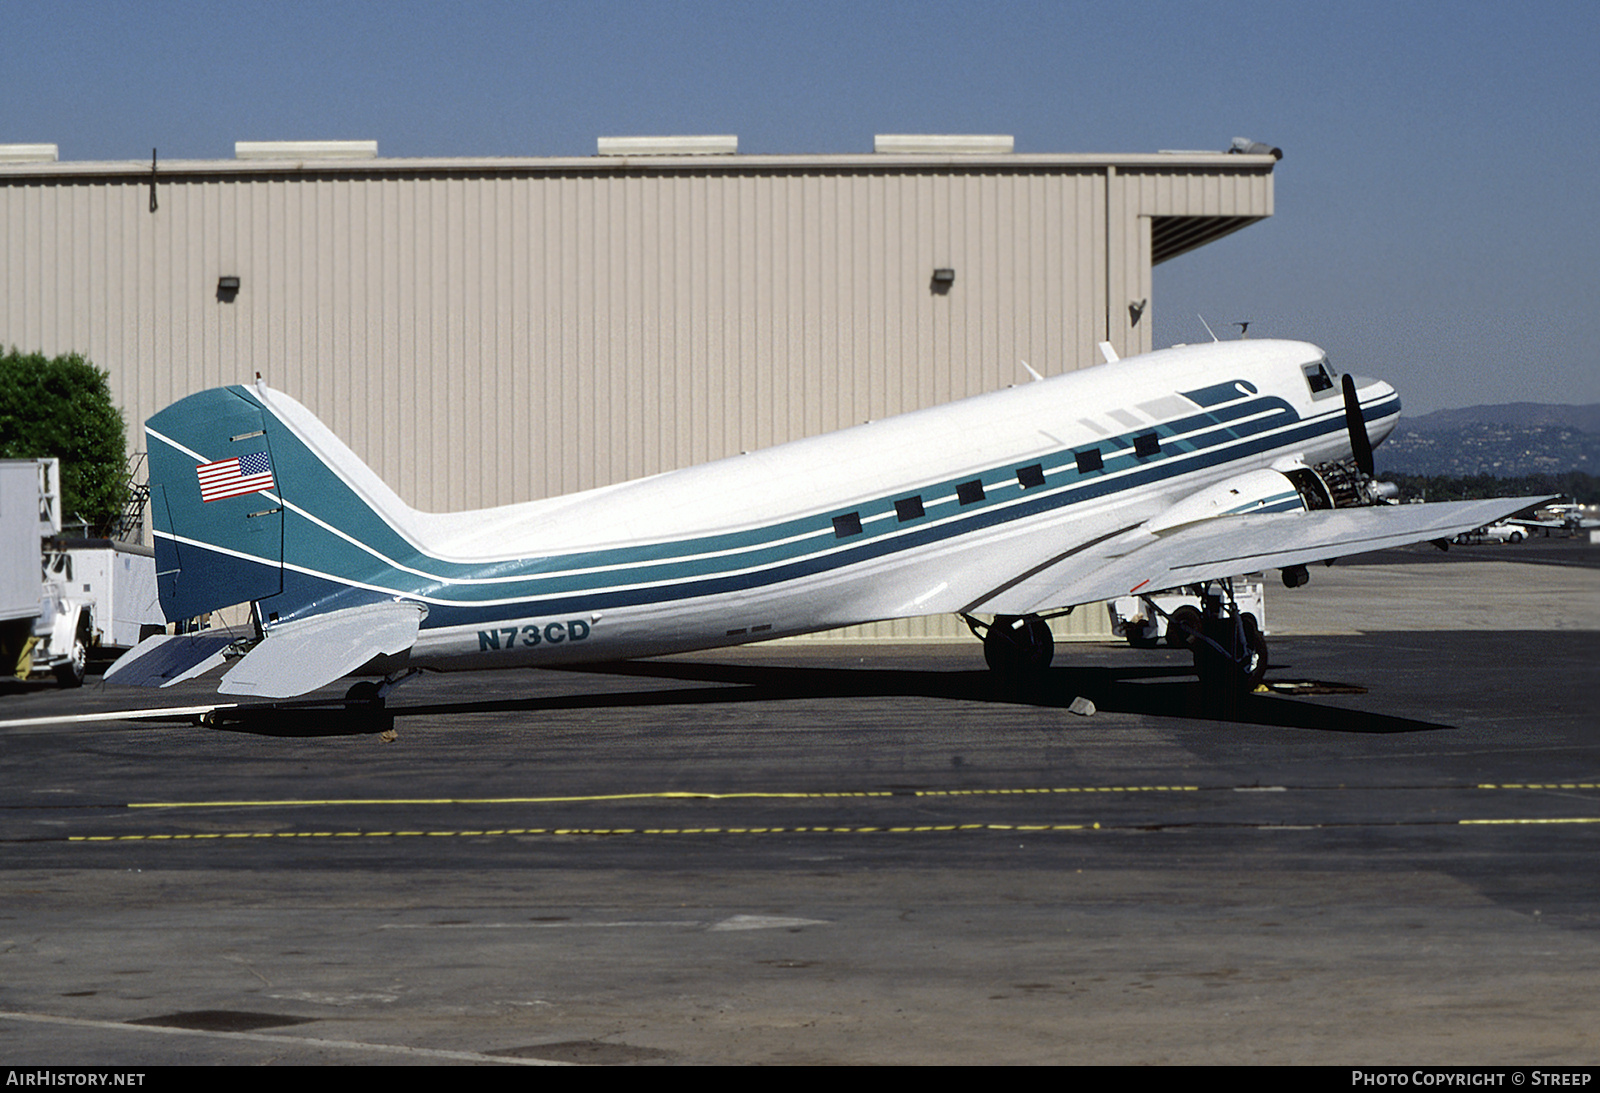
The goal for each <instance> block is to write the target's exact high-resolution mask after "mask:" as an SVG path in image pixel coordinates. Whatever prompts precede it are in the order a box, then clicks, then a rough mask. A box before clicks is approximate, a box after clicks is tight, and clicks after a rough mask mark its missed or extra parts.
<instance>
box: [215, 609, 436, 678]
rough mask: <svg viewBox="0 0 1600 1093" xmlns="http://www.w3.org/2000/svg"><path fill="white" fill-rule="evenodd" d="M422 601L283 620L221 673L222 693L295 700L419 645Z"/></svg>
mask: <svg viewBox="0 0 1600 1093" xmlns="http://www.w3.org/2000/svg"><path fill="white" fill-rule="evenodd" d="M425 613H426V612H425V610H424V608H423V607H422V606H421V605H420V604H414V603H369V604H364V605H362V606H360V607H347V608H344V609H343V610H340V611H330V612H328V613H327V614H325V615H314V616H312V617H311V618H308V619H302V620H300V621H298V622H291V623H285V624H283V625H282V626H278V627H275V628H273V629H272V630H271V631H269V632H268V633H267V635H266V637H264V638H262V639H261V641H260V642H259V643H258V644H257V645H256V647H255V648H254V649H252V650H250V652H248V653H247V654H245V657H244V659H243V660H241V661H240V662H239V663H238V664H235V665H234V666H233V668H232V669H230V670H229V672H228V674H227V675H225V676H223V677H222V685H221V686H220V687H218V688H217V690H218V691H220V692H222V693H223V694H230V695H254V696H256V697H258V698H293V697H294V696H295V695H302V694H305V693H306V692H307V691H314V690H316V689H317V688H318V687H322V686H325V685H327V684H329V683H332V682H333V681H334V680H336V679H339V678H340V677H342V676H346V675H349V674H350V673H351V672H353V671H355V670H356V669H357V668H359V667H361V666H362V665H363V664H365V663H367V662H368V661H370V660H372V659H373V658H375V657H380V656H392V655H394V654H395V653H403V652H405V651H406V650H407V649H409V648H411V646H413V645H415V644H416V641H417V631H418V629H419V628H420V627H421V625H422V617H423V615H424V614H425Z"/></svg>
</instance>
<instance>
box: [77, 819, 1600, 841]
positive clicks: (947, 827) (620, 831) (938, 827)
mask: <svg viewBox="0 0 1600 1093" xmlns="http://www.w3.org/2000/svg"><path fill="white" fill-rule="evenodd" d="M1427 822H1428V823H1437V824H1444V825H1449V824H1456V825H1459V826H1480V827H1481V826H1493V825H1508V824H1596V823H1600V816H1554V817H1537V818H1536V817H1526V818H1515V817H1513V818H1506V819H1491V820H1440V821H1427ZM1134 826H1135V827H1139V825H1134ZM1173 826H1178V827H1187V826H1189V825H1185V824H1178V825H1173ZM1206 826H1211V825H1206ZM1215 826H1223V827H1241V826H1243V827H1257V828H1260V829H1262V830H1283V829H1288V830H1297V831H1298V830H1306V831H1310V830H1316V829H1319V828H1322V827H1326V826H1336V827H1349V826H1368V825H1359V824H1357V825H1352V824H1335V825H1325V824H1304V825H1279V824H1270V825H1259V824H1221V825H1215ZM1370 826H1381V827H1389V826H1396V825H1394V824H1378V825H1370ZM1398 826H1412V825H1411V824H1407V823H1404V822H1402V823H1401V824H1399V825H1398ZM1121 829H1122V828H1121V827H1120V826H1119V825H1105V826H1102V825H1101V824H1100V823H1099V822H1093V823H1065V824H1008V823H975V824H912V825H905V826H897V827H884V826H879V825H876V824H866V825H849V826H801V827H645V828H637V827H555V828H548V827H525V828H504V829H498V830H494V831H476V830H474V831H464V830H440V831H234V832H226V833H216V834H206V833H202V834H177V835H172V834H148V835H69V836H67V837H66V840H65V841H67V842H72V843H105V842H118V843H120V842H184V841H195V840H201V839H328V838H344V839H403V838H436V839H460V838H500V837H505V836H508V835H509V836H519V835H536V836H553V837H566V838H572V837H584V836H588V837H599V836H623V835H907V834H910V835H917V834H929V833H945V832H1004V833H1015V832H1023V833H1030V832H1064V831H1112V830H1121ZM1141 829H1142V828H1141Z"/></svg>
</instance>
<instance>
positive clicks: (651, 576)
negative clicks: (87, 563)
mask: <svg viewBox="0 0 1600 1093" xmlns="http://www.w3.org/2000/svg"><path fill="white" fill-rule="evenodd" d="M1261 415H1265V416H1261ZM1253 416H1254V417H1258V418H1259V419H1258V420H1255V421H1252V422H1248V423H1244V424H1238V422H1239V420H1240V419H1242V418H1248V417H1253ZM1296 420H1298V416H1297V415H1296V413H1295V411H1294V409H1293V407H1291V406H1290V405H1289V404H1288V403H1286V402H1284V401H1282V400H1281V399H1276V398H1269V399H1253V400H1249V401H1247V402H1242V403H1240V404H1238V405H1236V406H1232V407H1226V408H1219V409H1218V410H1216V411H1213V412H1207V413H1200V414H1195V415H1191V416H1189V417H1185V418H1182V419H1178V420H1176V421H1173V422H1170V423H1166V424H1163V425H1160V426H1151V427H1145V428H1140V429H1138V430H1130V431H1129V432H1127V433H1125V434H1121V435H1117V436H1111V437H1105V438H1101V439H1100V440H1098V441H1096V442H1095V444H1093V445H1089V444H1083V445H1078V446H1077V447H1076V448H1075V449H1065V450H1062V451H1059V452H1056V453H1053V454H1052V455H1050V456H1047V457H1044V458H1043V459H1039V458H1034V459H1030V460H1028V461H1018V462H1015V463H1009V464H1005V465H1002V466H999V467H995V468H991V469H989V470H986V471H984V472H982V473H981V474H978V475H972V474H968V475H962V476H960V477H958V478H950V479H946V480H943V481H940V482H936V483H931V484H928V485H925V486H922V487H920V488H908V489H906V490H902V491H898V492H897V493H896V494H893V495H886V496H883V497H879V498H876V499H870V500H865V501H862V502H860V503H858V504H855V505H852V506H848V507H841V508H839V509H834V510H828V511H825V512H822V513H808V514H805V515H803V516H797V517H794V518H791V519H788V520H785V521H780V522H778V523H775V524H769V525H764V526H761V527H756V528H750V529H744V530H741V531H737V532H726V533H719V534H716V535H710V536H701V537H697V538H693V539H680V540H671V541H666V542H660V543H647V544H639V545H630V546H625V547H614V548H606V549H600V550H592V551H579V552H575V553H569V554H560V555H549V556H541V557H532V558H529V557H520V558H518V557H510V558H505V559H500V560H493V561H488V562H482V563H465V562H450V561H445V560H442V559H439V558H435V557H432V556H429V555H427V554H426V553H424V552H421V551H419V550H418V549H417V548H416V547H414V546H413V545H412V544H411V543H410V542H408V541H407V540H405V539H404V537H403V536H401V535H400V534H399V533H398V532H397V531H396V530H395V529H394V528H393V527H391V526H390V525H389V524H388V523H387V522H386V521H384V520H383V519H382V518H381V516H380V515H379V514H378V513H376V512H375V511H374V510H372V509H371V508H370V507H369V506H368V505H367V504H366V503H365V502H364V501H363V500H361V499H360V498H359V497H358V496H357V495H356V494H355V493H354V492H353V491H352V490H351V489H350V488H349V487H348V486H347V485H346V484H345V483H344V482H343V480H342V479H340V478H339V477H338V476H337V475H336V474H334V473H332V472H331V471H330V470H329V469H328V468H327V467H326V466H325V465H324V464H323V463H322V461H321V460H320V459H318V458H317V457H316V456H315V455H313V454H312V453H311V452H310V451H309V450H307V449H306V448H305V447H304V445H303V444H300V443H298V441H297V439H296V440H295V442H294V443H293V445H292V447H291V445H290V444H289V443H288V441H289V440H290V439H291V437H290V436H282V437H281V438H280V436H278V435H275V437H274V444H275V447H274V452H275V458H277V459H278V461H279V463H280V466H282V468H283V471H282V474H281V481H282V483H283V485H282V488H281V495H282V497H283V499H284V501H285V504H286V505H287V506H288V508H289V511H288V512H287V513H286V517H287V524H286V528H285V540H286V543H285V550H286V557H287V558H288V560H289V561H290V562H291V563H292V564H300V565H309V566H312V568H315V569H316V570H318V571H321V572H323V573H326V574H328V575H330V576H332V577H334V578H336V579H338V578H347V579H351V580H354V581H357V582H361V583H367V584H378V585H382V586H384V587H395V586H398V587H400V588H403V589H406V590H410V591H416V592H421V591H422V589H423V588H425V587H432V588H434V589H436V590H444V589H448V590H449V591H450V592H451V594H452V597H453V598H458V599H467V600H483V599H507V598H521V597H525V596H529V595H541V594H544V593H545V591H546V589H544V588H542V587H540V586H544V585H549V584H551V583H552V582H558V583H559V587H560V588H561V590H563V591H576V590H581V589H586V588H588V589H593V588H603V587H608V586H610V585H613V584H615V583H616V578H617V571H618V570H623V569H625V570H627V577H628V583H630V584H632V583H648V582H651V581H664V580H683V579H690V578H694V577H699V576H705V575H708V574H713V573H719V572H726V571H727V570H729V569H731V568H748V567H758V566H768V565H773V564H778V563H781V562H784V561H787V560H791V559H793V558H795V557H798V556H801V555H804V554H806V553H811V552H815V551H818V550H826V549H829V548H830V547H834V546H838V547H845V546H850V545H853V543H851V542H850V541H840V540H837V539H836V537H835V535H834V533H833V529H832V517H833V516H836V515H841V514H843V513H846V512H859V513H860V515H861V518H862V520H863V523H864V524H865V525H866V528H867V530H865V531H864V532H863V534H864V535H866V536H868V537H876V536H880V535H883V534H887V533H889V532H891V531H895V530H900V528H901V525H899V524H898V522H897V521H895V510H894V501H895V499H896V498H897V497H906V496H909V495H911V494H912V493H918V492H920V496H922V498H923V502H924V506H925V510H926V511H925V516H924V517H923V518H922V520H928V521H934V520H938V519H940V518H942V517H947V516H952V515H957V514H959V515H970V514H972V513H976V512H983V511H987V510H991V509H995V508H997V507H1000V506H1004V505H1008V504H1015V503H1016V501H1017V500H1018V498H1022V497H1025V496H1030V495H1031V496H1032V497H1033V498H1035V499H1036V500H1040V501H1042V500H1045V499H1047V498H1051V497H1054V496H1056V495H1058V494H1060V493H1061V491H1062V489H1063V488H1065V487H1066V486H1070V485H1073V484H1077V483H1079V482H1082V481H1084V480H1096V479H1101V478H1107V477H1114V476H1117V475H1119V474H1121V473H1124V472H1126V471H1128V470H1130V469H1132V468H1135V467H1141V466H1149V465H1154V464H1157V463H1159V462H1162V461H1164V460H1167V459H1170V458H1172V457H1173V456H1174V455H1178V454H1184V453H1187V452H1191V451H1194V450H1197V449H1199V448H1203V447H1210V446H1213V445H1216V444H1221V443H1226V442H1229V441H1233V440H1237V439H1239V438H1241V437H1243V436H1249V435H1252V434H1255V433H1260V432H1264V431H1268V430H1271V429H1275V428H1278V427H1281V426H1282V425H1284V424H1287V423H1291V422H1294V421H1296ZM1230 421H1231V422H1233V423H1235V424H1229V422H1230ZM1207 426H1217V428H1215V429H1212V430H1211V431H1209V432H1207V433H1206V434H1204V438H1203V443H1197V442H1196V439H1195V438H1191V439H1190V440H1189V441H1188V442H1184V441H1174V440H1173V437H1174V436H1176V435H1178V434H1182V433H1185V432H1192V431H1193V430H1195V429H1199V428H1204V427H1207ZM1150 432H1154V433H1156V434H1157V435H1158V436H1160V437H1161V439H1162V444H1163V449H1162V452H1161V453H1159V454H1157V455H1155V456H1145V457H1140V456H1136V455H1135V454H1134V453H1133V450H1132V447H1133V437H1134V436H1137V435H1142V434H1145V433H1150ZM1091 446H1095V447H1099V448H1100V449H1101V451H1102V454H1103V458H1104V466H1103V467H1102V469H1100V470H1098V471H1092V472H1088V473H1086V474H1081V475H1080V474H1079V472H1078V471H1077V466H1076V459H1075V456H1074V454H1073V453H1074V451H1076V450H1083V449H1085V448H1088V447H1091ZM285 449H289V450H285ZM1041 462H1042V463H1043V464H1044V466H1045V476H1046V485H1045V486H1044V487H1036V488H1035V489H1034V490H1031V491H1029V490H1023V489H1022V488H1021V486H1020V484H1019V483H1018V481H1017V478H1016V472H1017V470H1018V469H1019V468H1021V467H1024V466H1028V465H1031V464H1032V463H1041ZM1063 472H1065V473H1067V474H1070V475H1071V476H1072V479H1071V481H1070V482H1060V481H1056V482H1052V481H1051V479H1052V478H1055V479H1058V480H1059V478H1060V475H1061V474H1062V473H1063ZM974 477H976V478H979V479H980V480H982V481H983V483H984V488H985V491H986V494H987V496H986V497H985V499H984V500H983V501H981V502H978V503H976V504H973V505H968V506H961V505H959V504H958V503H957V501H956V498H955V488H956V485H957V484H958V483H959V482H964V481H968V480H970V479H972V478H974ZM1093 492H1094V493H1096V494H1098V493H1100V492H1103V491H1098V490H1096V491H1093ZM305 497H315V498H316V499H317V503H316V505H315V515H317V516H318V517H319V518H321V519H322V520H323V521H325V522H326V523H328V524H330V525H332V526H334V527H337V528H339V529H340V530H341V531H344V532H345V533H346V534H348V535H350V536H351V537H352V538H354V539H356V540H357V541H359V542H361V543H363V544H365V545H366V546H368V547H370V548H372V549H373V550H375V551H377V552H378V553H380V554H383V555H385V556H386V557H387V559H389V561H387V562H386V561H384V560H380V559H378V558H374V557H373V556H372V554H370V553H368V552H367V551H364V550H362V549H361V548H360V547H358V546H356V545H354V544H352V543H350V542H348V541H346V540H344V539H341V538H340V537H339V536H338V535H336V534H334V533H333V532H330V531H328V530H327V529H326V528H323V527H319V526H318V525H317V524H316V523H315V522H313V521H312V520H310V519H308V518H306V517H305V516H304V515H302V514H300V513H299V512H296V511H295V509H296V508H301V507H304V508H308V509H309V508H311V506H301V505H297V498H305ZM1042 507H1045V508H1048V507H1055V505H1054V504H1045V505H1043V506H1042ZM1040 508H1041V506H1039V505H1030V506H1028V509H1027V511H1028V512H1033V511H1040ZM919 522H920V521H919ZM879 524H883V525H885V526H883V527H881V528H880V527H879V526H878V525H879ZM312 559H314V560H315V563H314V565H312V562H311V560H312ZM391 563H397V564H398V566H404V567H408V568H411V569H416V570H423V571H425V572H426V573H427V576H418V575H417V574H414V573H406V572H405V571H404V570H403V569H400V568H398V567H397V566H396V565H395V564H391ZM575 570H577V571H591V572H573V571H575Z"/></svg>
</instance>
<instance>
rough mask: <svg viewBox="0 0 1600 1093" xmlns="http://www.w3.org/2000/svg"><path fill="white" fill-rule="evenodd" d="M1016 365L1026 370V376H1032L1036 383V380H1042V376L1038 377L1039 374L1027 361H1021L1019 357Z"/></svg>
mask: <svg viewBox="0 0 1600 1093" xmlns="http://www.w3.org/2000/svg"><path fill="white" fill-rule="evenodd" d="M1017 363H1018V364H1020V365H1022V367H1024V368H1026V369H1027V370H1028V375H1030V376H1032V377H1033V378H1034V380H1036V381H1037V380H1042V379H1044V377H1043V376H1041V375H1039V373H1037V372H1035V371H1034V370H1033V366H1032V365H1030V364H1029V363H1028V362H1027V361H1025V360H1023V359H1022V358H1021V357H1018V358H1017Z"/></svg>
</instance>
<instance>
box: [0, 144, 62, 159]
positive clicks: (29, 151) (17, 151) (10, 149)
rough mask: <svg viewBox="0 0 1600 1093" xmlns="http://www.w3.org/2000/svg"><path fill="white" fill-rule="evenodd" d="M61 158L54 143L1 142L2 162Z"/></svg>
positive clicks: (0, 153)
mask: <svg viewBox="0 0 1600 1093" xmlns="http://www.w3.org/2000/svg"><path fill="white" fill-rule="evenodd" d="M60 158H61V154H60V151H59V149H57V147H56V146H55V145H54V144H0V163H54V162H55V161H56V160H58V159H60Z"/></svg>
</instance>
